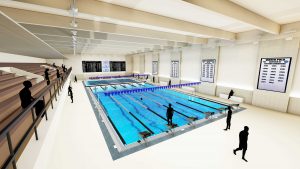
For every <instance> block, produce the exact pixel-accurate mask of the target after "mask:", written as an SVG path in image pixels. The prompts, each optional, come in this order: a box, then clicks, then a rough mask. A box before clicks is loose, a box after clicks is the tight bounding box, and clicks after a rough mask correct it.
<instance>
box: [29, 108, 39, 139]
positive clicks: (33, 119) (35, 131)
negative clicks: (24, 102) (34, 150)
mask: <svg viewBox="0 0 300 169" xmlns="http://www.w3.org/2000/svg"><path fill="white" fill-rule="evenodd" d="M31 114H32V121H33V123H34V121H35V118H34V112H33V109H31ZM34 134H35V140H39V136H38V133H37V129H36V126H34Z"/></svg>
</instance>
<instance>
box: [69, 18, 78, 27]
mask: <svg viewBox="0 0 300 169" xmlns="http://www.w3.org/2000/svg"><path fill="white" fill-rule="evenodd" d="M70 25H71V26H72V27H74V28H77V27H78V24H77V22H76V21H74V20H73V21H72V22H71V23H70Z"/></svg>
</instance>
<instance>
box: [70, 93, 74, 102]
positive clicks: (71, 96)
mask: <svg viewBox="0 0 300 169" xmlns="http://www.w3.org/2000/svg"><path fill="white" fill-rule="evenodd" d="M70 98H71V100H72V102H71V103H73V92H72V90H71V92H70Z"/></svg>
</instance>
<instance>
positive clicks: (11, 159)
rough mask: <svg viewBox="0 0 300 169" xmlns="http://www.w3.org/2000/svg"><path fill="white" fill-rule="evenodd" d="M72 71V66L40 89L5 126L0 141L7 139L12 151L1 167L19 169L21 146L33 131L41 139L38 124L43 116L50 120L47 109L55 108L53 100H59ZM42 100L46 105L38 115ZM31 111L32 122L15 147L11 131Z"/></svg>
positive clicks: (2, 168) (3, 168) (0, 132)
mask: <svg viewBox="0 0 300 169" xmlns="http://www.w3.org/2000/svg"><path fill="white" fill-rule="evenodd" d="M71 71H72V68H70V69H68V71H67V72H66V73H65V74H64V75H62V77H61V78H60V79H55V80H54V81H53V82H52V83H51V84H50V85H48V86H46V87H45V88H44V89H43V90H42V91H40V92H39V94H38V96H35V97H36V99H35V100H34V101H33V102H32V103H31V104H30V105H29V106H27V107H26V108H25V109H23V110H22V112H21V113H20V114H18V116H16V117H15V118H14V119H13V120H12V121H11V122H10V123H9V124H8V125H7V126H6V127H4V128H3V129H2V130H1V131H0V142H2V141H4V143H5V139H6V140H7V145H8V149H9V153H10V154H9V156H8V157H7V159H6V161H5V162H4V163H3V164H0V166H1V169H8V168H10V167H11V165H12V168H13V169H17V165H16V162H17V159H16V158H17V157H16V156H17V154H20V153H21V151H22V150H23V149H22V148H21V147H24V145H26V144H27V141H26V140H28V139H29V138H30V137H31V136H32V133H33V132H34V135H35V139H36V140H38V139H39V137H38V132H37V126H38V125H39V123H40V121H41V120H42V117H43V116H45V118H46V120H48V117H47V111H46V110H47V108H48V107H49V106H50V105H51V108H52V109H53V100H54V99H55V100H56V101H57V95H59V93H60V92H61V90H62V87H63V85H64V84H65V82H66V80H67V78H68V76H69V75H70V73H71ZM52 90H54V92H53V93H52ZM48 94H50V98H49V100H48V101H47V103H45V102H46V99H45V96H46V95H48ZM40 100H43V102H44V103H45V107H44V108H43V110H41V112H40V113H39V114H38V115H36V114H35V113H34V112H35V111H34V108H35V105H36V103H37V102H39V101H40ZM29 113H31V114H32V124H31V125H30V127H29V128H28V129H27V130H26V132H25V133H24V134H23V136H22V137H21V139H20V140H19V141H18V143H17V145H16V146H15V148H13V144H12V138H11V134H12V133H11V132H12V131H13V130H16V128H17V127H18V125H20V123H22V120H23V119H24V118H26V117H27V115H28V114H29ZM2 155H3V154H2Z"/></svg>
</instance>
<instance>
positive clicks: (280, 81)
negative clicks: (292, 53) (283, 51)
mask: <svg viewBox="0 0 300 169" xmlns="http://www.w3.org/2000/svg"><path fill="white" fill-rule="evenodd" d="M291 61H292V58H290V57H286V58H262V59H261V62H260V70H259V77H258V78H259V79H258V83H257V89H260V90H268V91H274V92H282V93H285V91H286V85H287V81H288V77H289V71H290V65H291Z"/></svg>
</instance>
